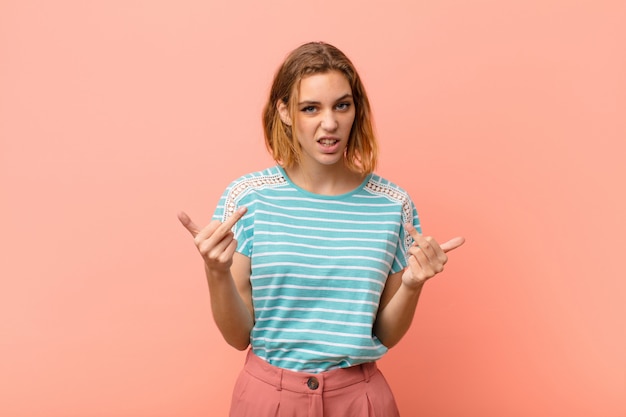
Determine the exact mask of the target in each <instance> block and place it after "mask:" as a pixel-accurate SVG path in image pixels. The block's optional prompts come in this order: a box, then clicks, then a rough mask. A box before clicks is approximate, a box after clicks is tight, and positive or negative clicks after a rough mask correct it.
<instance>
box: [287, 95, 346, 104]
mask: <svg viewBox="0 0 626 417" xmlns="http://www.w3.org/2000/svg"><path fill="white" fill-rule="evenodd" d="M347 98H352V94H350V93H346V94H344V95H343V96H341V97H339V98H338V99H336V100H335V102H338V101H341V100H345V99H347ZM305 104H307V105H312V104H318V105H319V104H321V102H319V101H315V100H303V101H301V102H299V103H298V105H299V106H302V105H305Z"/></svg>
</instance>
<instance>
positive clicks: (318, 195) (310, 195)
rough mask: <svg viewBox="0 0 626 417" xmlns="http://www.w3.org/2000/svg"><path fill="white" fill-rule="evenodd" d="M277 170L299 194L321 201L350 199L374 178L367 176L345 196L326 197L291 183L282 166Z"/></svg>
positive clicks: (344, 194) (370, 175)
mask: <svg viewBox="0 0 626 417" xmlns="http://www.w3.org/2000/svg"><path fill="white" fill-rule="evenodd" d="M276 168H277V169H278V171H279V172H280V174H281V175H282V176H283V178H284V179H285V181H287V183H288V184H289V185H291V186H292V187H293V188H294V189H296V190H297V191H298V192H299V193H301V194H304V195H306V196H308V197H312V198H316V199H321V200H342V199H344V198H346V197H350V196H352V195H354V194H356V193H357V192H359V191H361V190H362V189H363V188H364V187H365V185H366V184H367V183H368V182H369V180H370V179H371V178H372V174H371V173H370V174H367V175H366V176H365V178H364V179H363V181H362V182H361V184H359V185H358V186H357V187H355V188H354V189H353V190H351V191H348V192H347V193H343V194H337V195H326V194H317V193H313V192H311V191H307V190H305V189H304V188H302V187H300V186H299V185H297V184H295V183H294V182H293V181H291V178H289V176H288V175H287V172H286V171H285V169H284V168H283V167H282V166H280V165H276Z"/></svg>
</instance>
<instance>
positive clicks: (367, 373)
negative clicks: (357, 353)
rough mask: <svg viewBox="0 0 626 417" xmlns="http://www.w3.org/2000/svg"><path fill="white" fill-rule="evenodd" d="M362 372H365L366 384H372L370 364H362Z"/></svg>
mask: <svg viewBox="0 0 626 417" xmlns="http://www.w3.org/2000/svg"><path fill="white" fill-rule="evenodd" d="M361 371H363V379H364V380H365V382H370V376H371V375H370V364H369V363H362V364H361Z"/></svg>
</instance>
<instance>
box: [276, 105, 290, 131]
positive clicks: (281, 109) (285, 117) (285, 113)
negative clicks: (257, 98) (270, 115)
mask: <svg viewBox="0 0 626 417" xmlns="http://www.w3.org/2000/svg"><path fill="white" fill-rule="evenodd" d="M276 109H278V114H279V115H280V120H282V121H283V123H284V124H286V125H287V126H291V115H290V114H289V108H288V107H287V105H286V104H285V102H283V101H282V100H278V102H277V103H276Z"/></svg>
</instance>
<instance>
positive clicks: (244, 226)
mask: <svg viewBox="0 0 626 417" xmlns="http://www.w3.org/2000/svg"><path fill="white" fill-rule="evenodd" d="M238 184H239V182H238V181H233V182H232V183H231V184H230V185H229V186H228V187H227V188H226V190H225V191H224V193H223V194H222V196H221V197H220V199H219V202H218V203H217V206H216V208H215V211H214V212H213V220H218V221H220V222H224V221H225V220H226V219H228V218H229V217H230V216H232V215H233V214H234V213H235V211H237V209H238V208H239V207H241V206H243V205H245V206H247V207H248V212H247V213H246V214H245V215H244V216H243V217H242V218H241V220H239V221H238V222H237V223H235V225H234V226H233V228H232V231H233V233H234V235H235V239H236V240H237V249H236V250H237V252H239V253H241V254H242V255H245V256H248V257H249V256H250V254H251V253H252V237H251V236H252V228H253V226H252V224H253V223H252V221H251V219H252V217H253V215H254V214H253V212H252V210H250V206H249V205H247V204H244V203H243V198H242V197H243V195H242V194H239V193H238V192H237V190H238V189H239V187H238Z"/></svg>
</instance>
